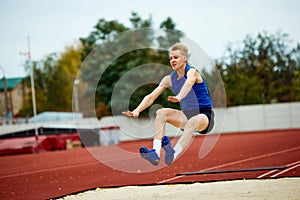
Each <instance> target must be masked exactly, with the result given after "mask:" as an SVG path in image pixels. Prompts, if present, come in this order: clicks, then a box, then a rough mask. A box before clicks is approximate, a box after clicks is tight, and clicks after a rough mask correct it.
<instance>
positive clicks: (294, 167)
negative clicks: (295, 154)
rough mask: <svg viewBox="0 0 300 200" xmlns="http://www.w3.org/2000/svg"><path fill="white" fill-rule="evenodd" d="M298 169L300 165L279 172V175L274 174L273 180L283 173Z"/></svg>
mask: <svg viewBox="0 0 300 200" xmlns="http://www.w3.org/2000/svg"><path fill="white" fill-rule="evenodd" d="M297 167H300V164H298V165H295V166H293V167H290V168H287V169H285V170H283V171H282V172H279V173H277V174H274V175H273V176H271V178H275V177H276V176H279V175H280V174H283V173H285V172H288V171H290V170H292V169H295V168H297Z"/></svg>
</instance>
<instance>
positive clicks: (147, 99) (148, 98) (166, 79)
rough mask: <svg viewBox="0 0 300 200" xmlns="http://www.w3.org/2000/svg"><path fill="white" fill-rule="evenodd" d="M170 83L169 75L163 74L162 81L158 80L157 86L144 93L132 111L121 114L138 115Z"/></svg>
mask: <svg viewBox="0 0 300 200" xmlns="http://www.w3.org/2000/svg"><path fill="white" fill-rule="evenodd" d="M170 85H171V78H170V76H165V77H164V78H163V79H162V81H161V82H160V84H159V86H157V87H156V88H155V89H154V90H153V91H152V92H151V93H150V94H148V95H146V96H145V97H144V98H143V100H142V102H141V103H140V104H139V105H138V107H137V108H136V109H134V110H133V111H129V110H128V111H125V112H122V114H124V115H127V116H129V117H138V116H139V114H140V112H142V111H143V110H145V109H146V108H148V107H149V106H151V105H152V104H153V102H154V101H155V100H156V99H157V97H158V96H159V95H161V93H163V91H164V90H165V89H166V88H167V87H170Z"/></svg>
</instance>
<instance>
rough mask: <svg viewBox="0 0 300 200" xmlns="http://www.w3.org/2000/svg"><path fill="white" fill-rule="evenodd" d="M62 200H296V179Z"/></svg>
mask: <svg viewBox="0 0 300 200" xmlns="http://www.w3.org/2000/svg"><path fill="white" fill-rule="evenodd" d="M61 199H63V200H73V199H74V200H75V199H76V200H93V199H101V200H102V199H109V200H111V199H112V200H127V199H128V200H129V199H130V200H140V199H145V200H146V199H151V200H152V199H154V200H155V199H159V200H161V199H168V200H176V199H178V200H183V199H184V200H187V199H195V200H196V199H197V200H198V199H209V200H216V199H220V200H227V199H228V200H229V199H230V200H232V199H235V200H238V199H251V200H262V199H272V200H276V199H278V200H283V199H288V200H299V199H300V178H282V179H263V180H258V179H256V180H235V181H219V182H210V183H192V184H174V185H155V186H126V187H119V188H102V189H101V188H97V189H96V190H90V191H86V192H83V193H78V194H76V195H69V196H66V197H63V198H61Z"/></svg>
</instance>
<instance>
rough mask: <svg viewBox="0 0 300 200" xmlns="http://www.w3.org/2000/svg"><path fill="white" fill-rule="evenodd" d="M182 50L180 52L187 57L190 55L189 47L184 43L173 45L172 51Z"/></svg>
mask: <svg viewBox="0 0 300 200" xmlns="http://www.w3.org/2000/svg"><path fill="white" fill-rule="evenodd" d="M177 50H178V51H180V53H181V54H182V55H183V56H185V57H186V58H187V57H188V48H187V47H186V46H185V45H183V44H174V45H173V46H172V47H171V51H177Z"/></svg>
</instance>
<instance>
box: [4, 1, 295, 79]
mask: <svg viewBox="0 0 300 200" xmlns="http://www.w3.org/2000/svg"><path fill="white" fill-rule="evenodd" d="M299 8H300V1H298V0H244V1H240V0H225V1H224V0H186V1H183V0H173V1H170V0H151V1H146V0H118V1H117V0H108V1H104V0H0V28H1V32H0V34H1V37H0V44H1V46H0V66H2V68H4V71H5V74H6V77H21V76H25V75H26V73H25V71H24V67H23V66H24V63H25V61H26V57H25V56H21V55H19V52H20V51H23V52H26V51H27V50H28V47H27V36H30V44H31V55H32V59H33V60H41V59H42V58H44V57H45V56H46V55H48V54H50V53H53V52H56V53H59V52H62V51H64V48H65V47H66V46H68V45H72V44H74V43H75V41H76V40H78V38H80V37H86V36H87V35H88V34H89V33H90V32H91V31H92V29H93V26H94V25H95V24H96V23H97V21H98V20H99V19H100V18H105V19H106V20H118V21H119V22H120V23H123V24H125V25H128V26H129V24H130V22H129V18H130V16H131V12H132V11H135V12H137V13H138V14H139V15H140V16H142V17H143V18H144V19H145V18H148V17H149V16H150V15H151V16H152V18H153V21H154V28H158V27H159V24H160V23H161V22H162V21H163V20H165V19H166V18H167V17H168V16H169V17H171V18H172V19H173V20H174V22H175V23H176V25H177V29H179V30H181V31H183V32H184V33H185V34H186V36H187V37H188V38H190V39H192V40H193V41H195V42H196V43H197V44H198V45H200V46H201V47H202V48H203V49H204V50H205V51H206V52H207V53H208V55H209V56H210V57H211V58H212V59H217V58H220V57H221V56H222V53H224V51H225V50H226V46H227V45H228V44H229V43H239V42H241V41H242V40H243V39H244V38H245V37H246V35H247V34H253V35H256V34H257V33H259V32H263V31H267V32H268V33H270V34H275V33H277V32H278V31H282V32H283V33H287V34H289V35H290V39H292V40H293V41H294V44H296V42H300V12H299ZM0 77H1V78H2V72H1V71H0Z"/></svg>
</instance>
